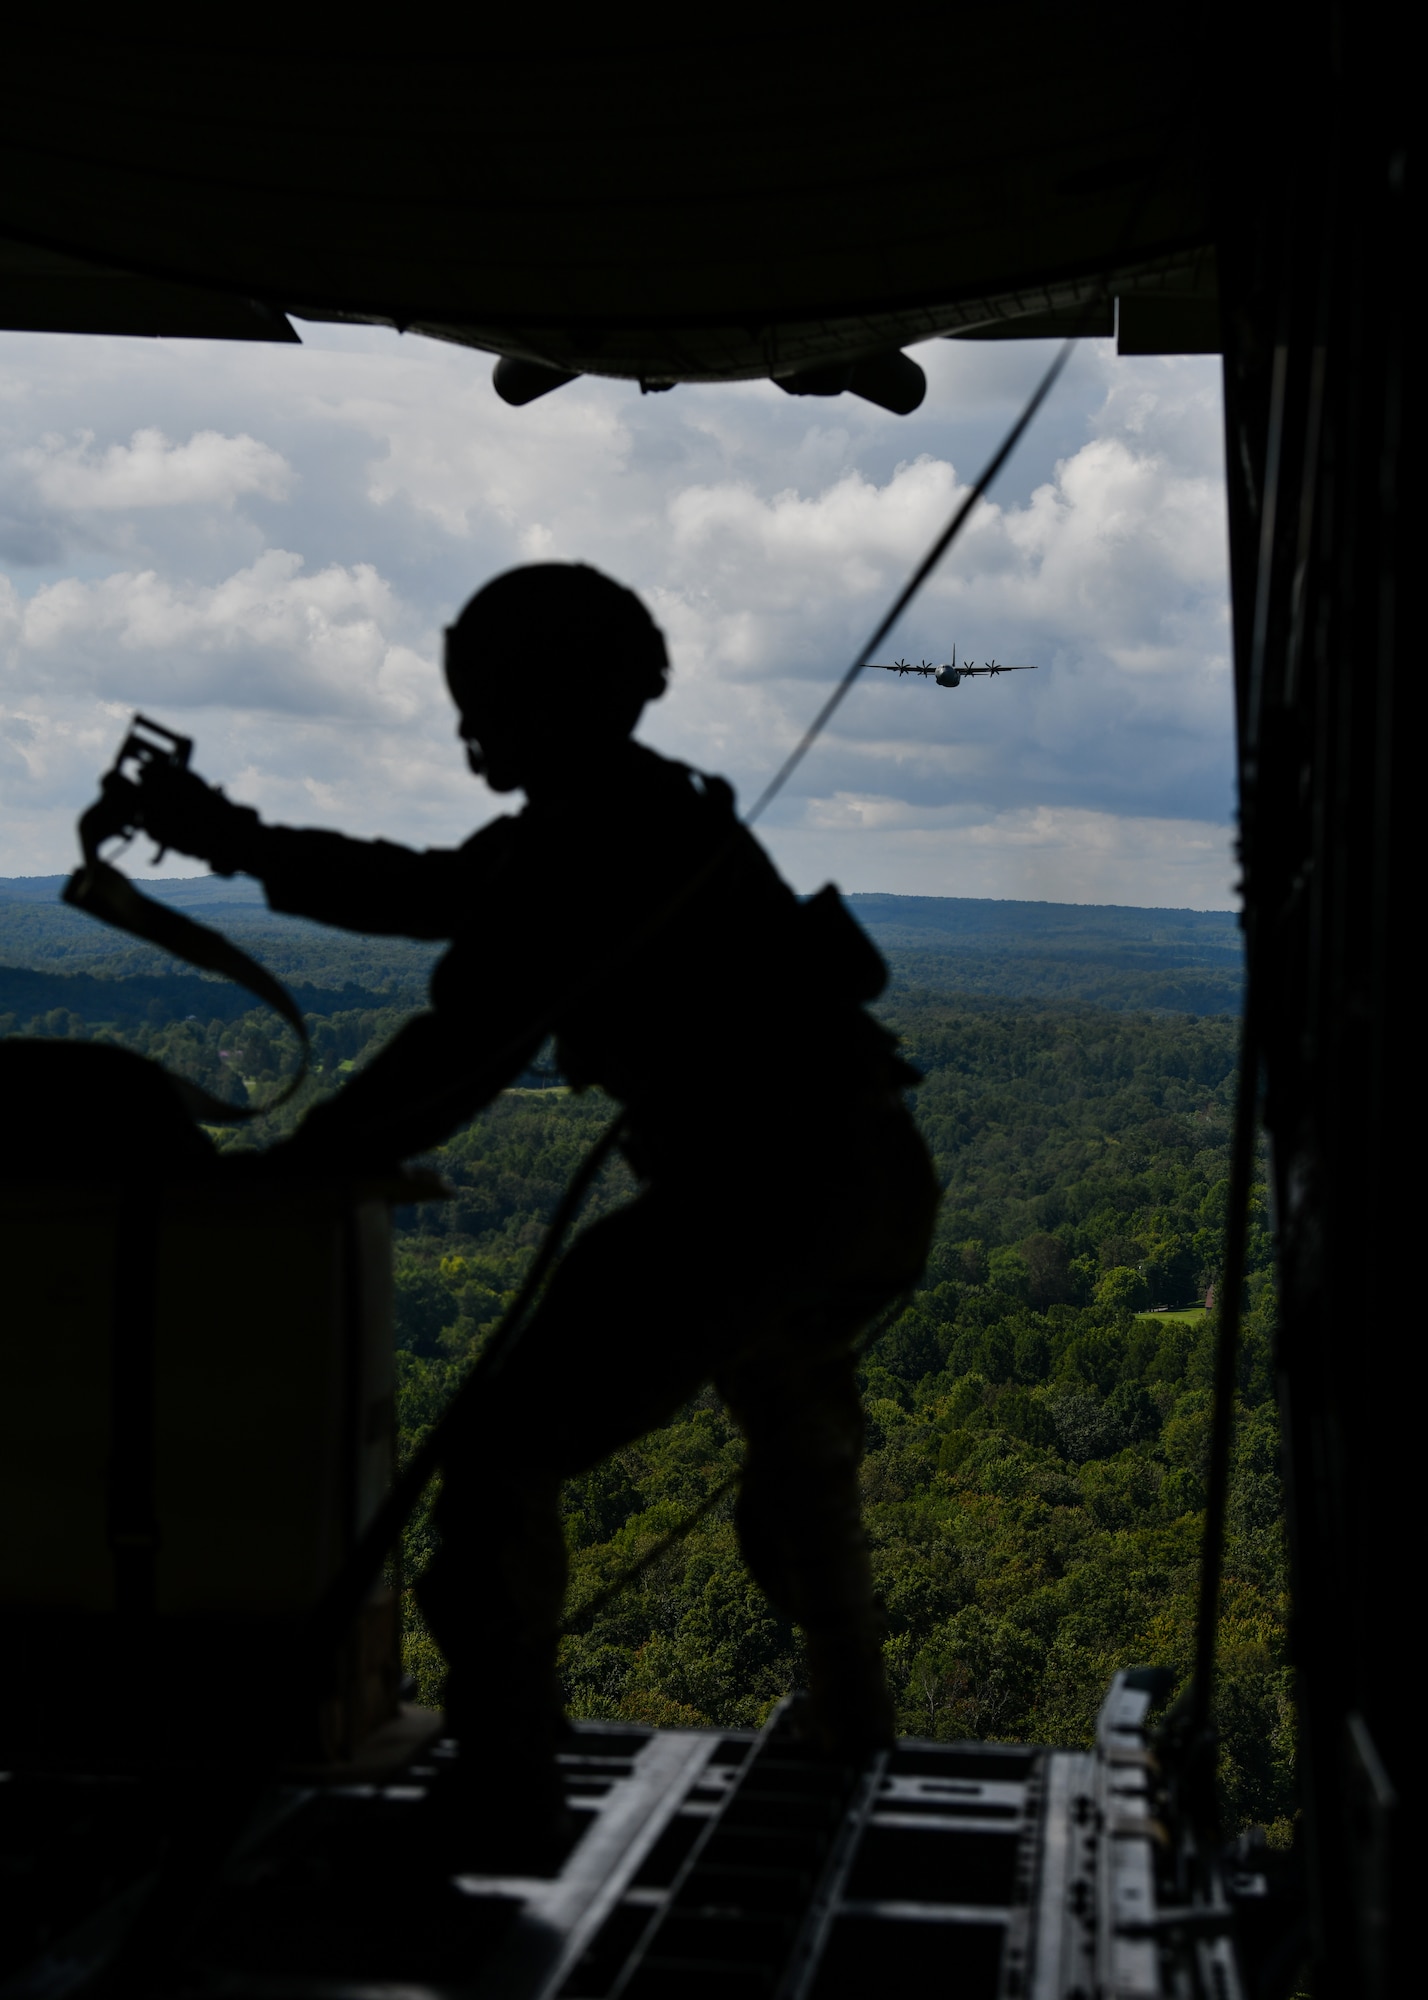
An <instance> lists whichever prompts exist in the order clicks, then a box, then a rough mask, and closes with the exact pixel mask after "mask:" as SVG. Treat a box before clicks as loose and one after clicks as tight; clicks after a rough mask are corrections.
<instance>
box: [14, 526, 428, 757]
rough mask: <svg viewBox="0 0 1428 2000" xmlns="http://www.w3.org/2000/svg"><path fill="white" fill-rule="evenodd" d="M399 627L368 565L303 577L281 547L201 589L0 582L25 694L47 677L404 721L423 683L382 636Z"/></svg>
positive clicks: (174, 696) (152, 695)
mask: <svg viewBox="0 0 1428 2000" xmlns="http://www.w3.org/2000/svg"><path fill="white" fill-rule="evenodd" d="M397 619H398V613H397V608H396V606H395V605H394V602H393V599H392V593H391V590H390V588H389V587H388V585H387V584H386V583H385V582H384V581H383V580H382V578H381V577H380V576H378V574H377V572H376V570H375V569H374V568H373V567H372V565H371V564H370V563H358V564H356V565H354V566H353V567H352V568H351V569H346V568H343V567H341V566H340V565H336V564H334V565H332V566H330V567H329V568H327V569H324V570H320V571H319V572H318V573H317V574H316V575H309V574H306V573H304V569H303V560H302V557H301V556H299V555H295V554H292V553H291V552H289V551H288V550H286V549H268V550H266V551H265V552H264V554H263V555H262V556H260V557H259V559H258V561H257V562H255V563H252V564H250V565H249V566H248V567H247V568H246V569H242V570H239V571H237V572H236V573H235V574H234V575H232V576H228V577H225V578H224V579H223V580H222V581H221V582H219V583H217V584H213V585H202V584H194V583H192V582H190V581H189V580H187V579H179V580H177V581H176V580H173V579H170V578H166V577H161V576H160V575H158V574H157V573H156V572H155V571H154V570H144V571H142V572H140V573H138V574H137V575H136V574H131V573H126V572H120V573H118V574H116V575H113V576H107V577H103V578H100V579H97V580H96V581H94V582H85V581H83V580H81V579H80V578H78V577H66V578H64V579H63V580H62V581H60V582H57V583H49V584H43V585H41V586H40V588H39V589H38V590H36V591H35V592H34V593H33V595H32V596H30V597H28V598H22V597H20V596H19V594H18V593H17V592H16V591H15V589H14V586H13V585H12V584H11V583H10V582H9V581H8V579H4V578H0V659H3V662H4V672H5V674H6V677H7V679H9V680H10V681H11V682H12V684H18V685H20V686H23V687H24V688H25V689H26V691H27V692H29V693H30V694H31V695H32V696H35V697H38V696H40V695H41V694H42V691H43V688H44V684H45V682H46V681H47V680H58V682H59V683H60V685H61V686H62V687H63V688H64V689H65V691H66V692H68V693H70V694H73V693H75V692H77V691H79V690H80V689H88V690H89V691H91V692H92V693H93V694H95V695H96V696H97V697H98V698H99V699H101V700H123V699H124V698H125V697H126V696H127V697H128V698H130V699H133V700H135V701H137V702H139V703H141V704H145V703H147V704H149V705H153V704H155V703H161V702H165V701H167V702H176V703H178V704H179V705H180V706H181V707H183V708H192V707H195V706H211V705H213V704H214V703H221V704H222V705H223V706H225V707H227V708H233V709H248V710H252V709H263V710H268V711H273V712H277V713H279V714H282V713H286V712H289V711H297V712H299V713H303V714H309V715H311V714H332V715H361V716H364V717H366V718H367V719H369V720H371V721H372V722H373V723H382V722H390V721H394V720H405V719H406V718H407V717H408V716H410V715H411V714H412V713H413V712H414V711H415V709H416V707H417V706H418V704H419V700H420V697H419V695H418V693H417V689H416V686H415V685H414V680H416V681H420V680H422V679H424V678H425V677H424V676H423V675H422V674H421V672H420V664H421V663H420V662H419V661H417V660H416V658H415V656H414V655H413V654H412V653H411V651H410V649H409V648H406V647H402V646H400V645H395V644H393V643H392V640H391V639H390V637H389V636H388V634H389V631H390V628H391V627H392V626H393V625H394V624H396V622H397ZM414 666H415V667H416V668H417V670H418V671H417V674H416V675H415V677H414V676H413V672H412V669H413V667H414ZM423 692H424V690H423Z"/></svg>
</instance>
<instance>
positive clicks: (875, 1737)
mask: <svg viewBox="0 0 1428 2000" xmlns="http://www.w3.org/2000/svg"><path fill="white" fill-rule="evenodd" d="M804 1646H805V1650H806V1652H807V1656H808V1703H807V1707H806V1709H805V1710H804V1712H803V1715H802V1717H801V1718H800V1725H799V1726H800V1732H801V1734H802V1735H803V1737H804V1740H805V1741H806V1742H807V1743H808V1744H809V1745H810V1747H811V1748H814V1749H816V1750H818V1751H819V1752H820V1753H821V1754H822V1755H824V1756H827V1757H836V1758H838V1759H839V1760H840V1761H842V1762H845V1763H852V1764H861V1763H865V1762H866V1761H867V1759H868V1758H869V1757H871V1756H872V1755H874V1753H875V1752H877V1751H879V1750H890V1749H891V1748H892V1746H893V1744H894V1742H895V1741H896V1738H897V1725H896V1721H895V1717H894V1711H893V1701H892V1696H891V1694H890V1693H889V1692H888V1684H887V1677H886V1675H885V1673H884V1671H883V1653H882V1646H881V1643H880V1641H879V1637H878V1634H877V1632H876V1630H874V1629H872V1628H871V1627H870V1626H869V1625H867V1624H865V1623H862V1622H859V1623H858V1624H856V1625H844V1626H841V1627H830V1628H827V1629H825V1630H822V1631H810V1632H805V1634H804Z"/></svg>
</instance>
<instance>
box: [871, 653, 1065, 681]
mask: <svg viewBox="0 0 1428 2000" xmlns="http://www.w3.org/2000/svg"><path fill="white" fill-rule="evenodd" d="M868 665H869V666H870V667H871V668H872V669H873V670H874V672H876V673H880V674H922V675H924V676H927V675H930V676H931V678H932V679H933V680H934V681H935V682H936V684H937V685H938V687H940V688H954V687H956V686H958V684H959V683H960V682H962V681H964V680H966V678H967V676H968V675H969V674H1034V673H1035V672H1036V671H1037V669H1036V668H1035V667H1034V666H1025V665H1024V666H1017V667H1003V666H999V665H998V664H997V662H996V661H995V660H988V661H986V662H985V663H984V665H982V666H980V667H974V666H970V665H968V666H961V667H959V666H958V664H957V648H956V647H955V646H954V647H953V648H952V658H951V659H950V661H948V663H947V664H946V665H945V666H941V667H939V666H936V665H935V664H934V663H933V662H932V661H931V660H919V661H918V663H917V664H916V666H914V665H913V663H912V662H911V661H910V660H894V661H892V663H891V664H889V663H888V662H887V661H886V660H869V662H868Z"/></svg>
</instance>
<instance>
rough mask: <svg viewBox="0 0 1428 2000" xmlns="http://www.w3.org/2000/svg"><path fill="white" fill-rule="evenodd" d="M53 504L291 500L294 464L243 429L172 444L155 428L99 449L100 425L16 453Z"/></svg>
mask: <svg viewBox="0 0 1428 2000" xmlns="http://www.w3.org/2000/svg"><path fill="white" fill-rule="evenodd" d="M14 457H15V464H16V465H17V466H18V467H19V468H20V469H21V470H23V471H24V472H26V473H28V474H29V476H30V479H31V481H32V483H33V486H34V491H35V493H36V495H37V497H38V498H39V499H40V500H41V501H42V502H43V503H44V504H45V505H46V506H47V507H55V508H74V509H78V510H82V511H83V510H90V509H100V510H103V511H105V512H110V513H113V512H116V511H118V510H120V509H123V510H124V511H126V512H127V511H130V510H132V509H134V508H136V507H214V506H231V505H232V503H233V502H234V501H235V500H237V499H238V498H239V497H240V496H241V495H243V494H245V493H262V494H265V495H266V496H267V497H268V498H269V499H274V500H280V499H283V498H284V497H285V496H286V495H287V493H288V491H289V489H290V487H291V485H292V476H293V475H292V468H291V466H289V465H288V463H287V461H286V460H285V459H284V457H283V456H282V453H281V452H277V451H274V450H273V449H272V448H271V446H269V445H265V444H260V443H259V442H258V440H257V439H256V438H252V437H249V436H248V435H247V434H246V433H240V435H239V436H237V437H225V436H224V435H223V433H222V432H221V431H196V432H195V433H194V435H193V436H192V437H191V438H190V439H189V440H188V442H187V444H171V443H170V442H169V440H168V439H167V438H166V437H165V436H164V434H163V432H162V431H161V430H156V429H154V428H152V427H150V428H147V429H144V430H137V431H135V432H134V434H133V436H132V438H131V439H130V440H129V442H128V444H111V445H108V446H106V447H105V448H104V449H103V450H102V451H97V450H96V449H95V444H94V432H93V431H81V432H80V434H79V436H78V437H77V438H74V439H72V440H66V439H65V438H63V437H59V436H55V435H53V434H51V435H49V436H47V437H44V438H42V439H41V440H40V442H39V443H38V444H35V445H29V446H27V447H25V448H24V449H22V450H20V451H17V452H16V453H15V455H14Z"/></svg>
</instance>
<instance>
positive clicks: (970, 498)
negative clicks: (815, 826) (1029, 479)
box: [744, 334, 1077, 826]
mask: <svg viewBox="0 0 1428 2000" xmlns="http://www.w3.org/2000/svg"><path fill="white" fill-rule="evenodd" d="M1076 340H1077V336H1076V335H1075V334H1070V335H1068V337H1067V338H1066V339H1065V340H1064V341H1063V342H1062V344H1061V348H1060V351H1059V353H1058V354H1057V355H1056V358H1055V359H1054V360H1053V362H1052V364H1051V366H1050V367H1049V368H1048V369H1047V371H1046V373H1045V374H1044V375H1043V376H1042V378H1041V380H1040V382H1039V383H1038V384H1037V386H1036V388H1035V389H1033V391H1032V393H1031V397H1030V400H1029V401H1028V403H1027V405H1026V408H1025V409H1024V410H1023V411H1022V413H1021V415H1020V416H1019V417H1018V418H1017V420H1016V422H1015V423H1014V424H1013V425H1012V427H1011V429H1010V430H1009V431H1008V432H1007V434H1006V436H1005V437H1004V438H1003V439H1002V442H1001V443H1000V444H999V445H998V447H997V449H996V450H995V451H994V452H993V453H992V456H991V458H990V459H989V460H988V462H987V464H986V465H985V466H984V467H983V469H982V473H981V476H980V477H979V478H978V480H977V483H976V485H975V486H973V488H972V490H971V492H970V493H969V494H968V495H967V497H966V499H965V500H964V501H963V502H962V504H961V506H960V507H958V509H957V511H956V512H955V513H954V514H953V516H952V519H951V520H950V521H949V522H948V523H947V526H946V527H945V528H944V529H943V530H942V533H941V534H940V535H939V536H938V537H937V540H936V541H935V542H934V543H933V544H932V547H931V548H930V549H929V550H928V551H927V554H926V555H925V556H924V557H923V558H922V561H921V562H920V563H919V564H918V566H917V568H916V569H915V570H914V571H913V573H912V575H911V576H910V577H909V578H908V580H907V582H906V583H905V584H904V586H903V588H902V590H901V591H900V592H899V593H898V595H897V597H896V598H895V600H894V602H893V605H892V608H891V610H890V611H888V613H887V614H886V616H885V617H884V618H883V620H882V623H881V624H880V625H879V626H878V628H877V630H876V631H875V632H874V633H873V636H872V637H871V639H869V641H868V643H867V644H866V646H864V648H863V650H862V652H861V653H859V655H858V657H857V659H856V660H854V662H853V664H852V666H851V667H849V669H848V671H847V672H846V673H845V674H844V676H843V678H842V679H841V680H840V681H839V683H838V685H837V686H836V687H835V688H834V690H833V692H832V693H831V694H830V695H829V697H828V699H827V700H826V701H825V702H824V704H823V706H822V708H820V709H819V711H818V713H817V715H815V716H814V718H813V720H812V722H810V723H809V725H808V727H807V729H805V730H804V732H803V735H802V736H801V737H800V738H799V740H798V742H797V743H796V744H795V745H794V747H793V749H792V750H791V751H790V752H789V754H788V756H787V757H785V759H784V761H783V763H782V764H780V766H779V768H778V770H777V771H775V773H774V775H773V777H772V778H770V780H769V782H768V784H767V785H765V787H764V789H763V790H762V791H761V792H760V793H759V796H758V798H757V799H756V800H755V801H754V803H753V805H752V806H751V807H750V809H749V811H748V812H747V813H746V814H745V816H744V824H745V826H752V825H753V823H754V821H755V820H756V819H757V818H758V817H759V815H760V814H761V813H762V812H763V810H764V808H765V806H768V805H772V803H773V801H774V800H775V799H776V798H777V797H778V795H779V793H780V792H781V791H782V790H783V788H784V786H785V785H786V784H787V783H788V780H789V779H790V778H791V777H792V776H793V774H794V772H795V771H796V770H797V769H798V767H799V765H800V764H801V763H802V762H803V760H804V758H805V757H806V756H807V755H808V753H809V751H810V750H811V749H812V748H813V746H814V744H815V743H816V742H817V741H818V739H819V737H820V736H821V735H822V734H823V731H824V730H825V729H826V728H827V726H828V724H829V722H830V721H831V720H832V718H833V715H834V712H835V711H836V710H837V709H838V707H839V706H840V704H841V703H842V701H843V697H844V696H845V695H846V694H847V692H848V690H849V689H850V688H851V687H852V685H853V683H854V681H855V680H856V679H857V678H858V676H859V674H860V673H861V672H862V671H863V669H864V667H865V666H867V664H868V662H869V660H871V659H872V657H873V654H874V653H876V652H877V650H878V648H879V647H880V646H881V645H882V643H883V641H884V639H886V637H887V636H888V634H889V632H891V631H892V629H893V627H894V625H896V623H897V621H898V619H899V618H901V616H902V614H903V612H904V611H906V610H907V608H908V606H909V605H910V604H911V603H912V600H913V599H914V598H915V597H916V596H917V593H918V592H919V591H920V590H921V588H922V586H923V584H924V583H926V581H927V579H928V577H930V576H931V574H932V572H933V570H935V569H936V567H937V565H938V563H940V562H941V560H942V558H943V556H945V555H946V553H947V551H948V550H949V549H950V548H951V546H952V544H953V543H954V542H955V541H956V539H957V537H958V535H960V534H961V532H962V528H963V525H964V524H965V522H966V520H967V518H968V516H969V515H970V514H971V512H972V509H973V508H974V507H975V506H976V505H977V502H978V501H979V500H980V499H981V498H982V496H983V494H984V493H985V492H986V490H987V488H988V487H989V486H990V485H991V483H992V481H993V480H994V479H995V478H996V476H997V474H998V473H999V472H1000V471H1001V469H1002V467H1003V466H1004V465H1005V464H1006V462H1007V460H1008V459H1009V458H1010V457H1011V455H1012V453H1013V452H1014V451H1015V450H1016V448H1017V446H1018V445H1019V444H1020V443H1021V441H1022V438H1023V436H1024V435H1025V432H1026V427H1027V425H1028V424H1029V423H1030V422H1031V420H1032V418H1033V417H1034V416H1035V415H1036V413H1037V411H1038V410H1039V409H1040V408H1041V406H1042V404H1043V403H1044V402H1045V401H1046V399H1047V397H1048V396H1049V395H1050V394H1051V391H1052V389H1053V387H1054V386H1055V383H1056V379H1057V377H1058V376H1059V375H1060V373H1061V371H1062V369H1063V368H1064V367H1065V366H1066V363H1067V362H1068V361H1069V360H1070V359H1071V354H1072V351H1073V349H1074V348H1075V345H1076Z"/></svg>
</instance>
